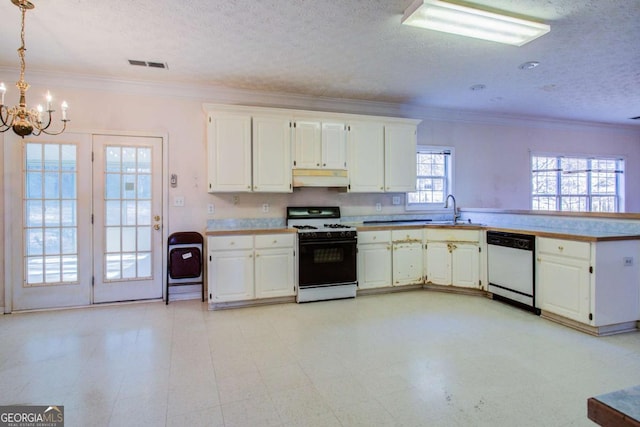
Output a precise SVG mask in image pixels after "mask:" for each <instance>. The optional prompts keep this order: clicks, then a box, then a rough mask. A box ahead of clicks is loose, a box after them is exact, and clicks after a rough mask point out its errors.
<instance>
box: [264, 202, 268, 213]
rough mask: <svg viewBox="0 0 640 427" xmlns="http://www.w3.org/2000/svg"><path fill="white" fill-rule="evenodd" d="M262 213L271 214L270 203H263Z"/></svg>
mask: <svg viewBox="0 0 640 427" xmlns="http://www.w3.org/2000/svg"><path fill="white" fill-rule="evenodd" d="M262 212H264V213H267V212H269V203H263V204H262Z"/></svg>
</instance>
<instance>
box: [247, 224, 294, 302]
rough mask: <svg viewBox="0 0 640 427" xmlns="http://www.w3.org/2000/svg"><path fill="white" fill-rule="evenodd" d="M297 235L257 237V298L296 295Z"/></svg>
mask: <svg viewBox="0 0 640 427" xmlns="http://www.w3.org/2000/svg"><path fill="white" fill-rule="evenodd" d="M294 242H295V234H286V235H277V234H276V235H272V234H268V235H261V236H255V290H256V298H274V297H286V296H290V295H295V286H296V285H295V278H294V271H295V265H294V255H293V254H294Z"/></svg>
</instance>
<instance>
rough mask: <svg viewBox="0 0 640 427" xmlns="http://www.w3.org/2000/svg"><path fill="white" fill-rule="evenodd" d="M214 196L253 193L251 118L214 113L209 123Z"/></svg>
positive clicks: (210, 173)
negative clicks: (220, 193) (239, 192)
mask: <svg viewBox="0 0 640 427" xmlns="http://www.w3.org/2000/svg"><path fill="white" fill-rule="evenodd" d="M207 151H208V166H209V167H208V170H209V173H208V178H209V191H210V192H229V191H232V192H233V191H251V116H250V115H249V114H244V113H226V112H224V113H210V114H209V120H208V123H207Z"/></svg>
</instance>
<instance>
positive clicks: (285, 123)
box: [253, 115, 293, 193]
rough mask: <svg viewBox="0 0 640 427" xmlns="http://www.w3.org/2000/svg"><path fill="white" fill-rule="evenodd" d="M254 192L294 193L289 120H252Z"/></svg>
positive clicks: (274, 117) (267, 118) (264, 117)
mask: <svg viewBox="0 0 640 427" xmlns="http://www.w3.org/2000/svg"><path fill="white" fill-rule="evenodd" d="M253 191H256V192H272V193H276V192H277V193H287V192H291V191H293V188H292V185H291V120H290V119H289V118H288V117H281V116H266V115H265V116H254V117H253Z"/></svg>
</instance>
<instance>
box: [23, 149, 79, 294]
mask: <svg viewBox="0 0 640 427" xmlns="http://www.w3.org/2000/svg"><path fill="white" fill-rule="evenodd" d="M24 167H25V169H24V189H25V195H24V212H25V227H24V239H25V246H24V248H25V253H24V257H25V263H24V265H25V266H26V272H25V273H26V274H25V278H26V280H25V286H34V285H55V284H61V283H75V282H77V280H78V223H77V222H78V221H77V217H76V211H77V202H78V200H77V173H78V170H77V161H76V146H75V145H71V144H48V143H47V144H36V143H31V142H29V143H26V144H25V151H24Z"/></svg>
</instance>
